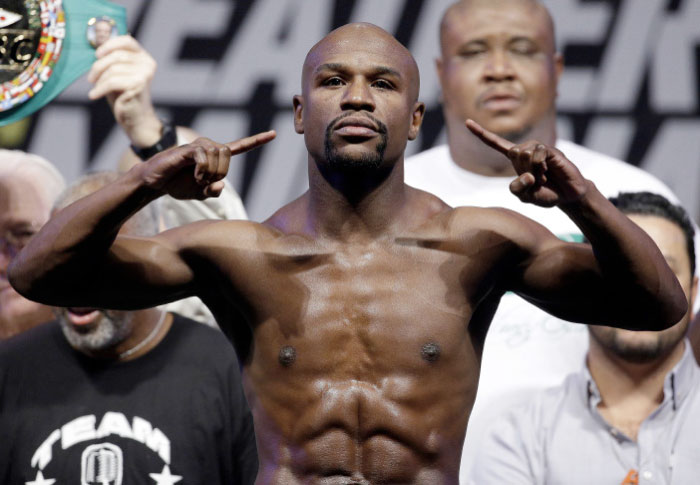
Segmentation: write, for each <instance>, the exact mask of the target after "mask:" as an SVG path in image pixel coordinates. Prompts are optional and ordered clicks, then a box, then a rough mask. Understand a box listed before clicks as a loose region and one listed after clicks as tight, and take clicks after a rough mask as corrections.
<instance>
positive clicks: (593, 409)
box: [469, 192, 700, 485]
mask: <svg viewBox="0 0 700 485" xmlns="http://www.w3.org/2000/svg"><path fill="white" fill-rule="evenodd" d="M612 202H613V204H615V205H616V206H617V207H618V208H619V209H620V210H621V211H622V212H624V213H625V214H628V215H629V217H630V219H632V221H634V222H635V223H636V224H638V225H639V226H640V227H641V228H642V229H644V230H645V231H646V232H647V233H648V234H649V235H650V236H651V238H652V239H653V240H654V242H656V244H657V245H658V246H659V249H661V252H662V253H663V254H664V257H665V258H666V261H667V262H668V264H669V266H670V267H671V269H673V272H674V273H675V274H676V276H677V277H678V280H679V281H680V283H681V286H682V287H683V291H684V292H685V295H686V298H687V299H688V303H689V306H690V307H692V304H693V300H694V299H695V295H696V293H697V285H698V278H697V277H696V276H694V274H695V255H694V248H693V227H692V224H691V223H690V219H689V218H688V215H687V214H686V213H685V211H684V210H683V209H682V208H681V207H679V206H674V205H672V204H671V203H669V201H668V200H667V199H665V198H664V197H662V196H660V195H656V194H651V193H648V192H639V193H622V194H620V196H619V197H617V198H615V199H613V200H612ZM691 313H692V312H691V311H690V310H689V311H688V313H686V314H685V315H684V316H683V318H682V319H681V320H680V321H679V322H678V323H677V324H676V325H674V326H673V327H671V328H668V329H666V330H664V331H662V332H630V331H628V330H622V329H618V328H610V327H599V326H590V327H588V333H589V335H590V339H589V341H590V346H589V349H588V359H587V362H586V364H585V365H584V366H583V369H582V370H580V371H579V372H577V373H574V374H571V375H569V376H568V377H567V379H566V381H565V382H564V384H563V385H562V386H561V387H556V388H552V389H550V390H548V391H546V392H544V393H540V394H537V395H536V396H535V397H534V398H530V399H528V401H527V404H525V405H523V406H520V407H517V408H514V409H511V410H509V412H508V413H507V414H506V416H505V417H502V418H501V419H497V420H496V421H495V424H494V426H493V429H491V430H490V432H489V434H488V435H487V439H486V440H484V441H483V442H482V443H481V446H480V450H481V451H480V454H479V455H477V457H476V460H475V467H474V474H473V477H472V479H471V480H470V482H469V483H474V484H482V483H507V484H509V485H518V484H523V485H524V484H528V485H529V484H533V483H538V484H539V483H567V484H590V483H611V484H612V483H616V484H617V483H621V484H623V485H633V484H638V483H655V484H681V483H695V482H697V477H698V474H700V462H698V459H697V457H698V456H700V439H698V433H699V432H700V424H698V423H700V370H698V368H697V365H696V364H695V360H694V358H693V353H692V349H691V348H690V343H689V342H688V340H687V339H686V338H685V335H686V331H687V330H688V322H689V321H690V320H691Z"/></svg>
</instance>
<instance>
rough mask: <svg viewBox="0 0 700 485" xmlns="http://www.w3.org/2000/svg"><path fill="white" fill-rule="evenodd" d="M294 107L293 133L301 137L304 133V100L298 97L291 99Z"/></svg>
mask: <svg viewBox="0 0 700 485" xmlns="http://www.w3.org/2000/svg"><path fill="white" fill-rule="evenodd" d="M292 104H293V105H294V131H296V132H297V133H299V134H300V135H302V134H303V133H304V99H303V98H302V97H301V96H300V95H298V94H297V95H296V96H294V98H293V99H292Z"/></svg>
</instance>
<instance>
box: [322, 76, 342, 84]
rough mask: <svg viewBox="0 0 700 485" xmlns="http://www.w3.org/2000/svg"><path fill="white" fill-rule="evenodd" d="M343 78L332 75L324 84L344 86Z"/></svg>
mask: <svg viewBox="0 0 700 485" xmlns="http://www.w3.org/2000/svg"><path fill="white" fill-rule="evenodd" d="M342 84H343V80H342V79H340V78H339V77H332V78H330V79H326V80H325V81H323V85H324V86H342Z"/></svg>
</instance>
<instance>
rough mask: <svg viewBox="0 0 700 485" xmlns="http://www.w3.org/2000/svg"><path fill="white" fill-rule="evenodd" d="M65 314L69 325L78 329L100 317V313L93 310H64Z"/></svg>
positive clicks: (75, 308) (76, 308)
mask: <svg viewBox="0 0 700 485" xmlns="http://www.w3.org/2000/svg"><path fill="white" fill-rule="evenodd" d="M66 314H67V316H68V320H69V321H70V323H72V324H73V325H75V326H77V327H80V326H83V325H89V324H91V323H93V322H94V321H96V320H97V319H98V318H99V316H100V311H99V310H96V309H94V308H78V307H72V308H67V309H66Z"/></svg>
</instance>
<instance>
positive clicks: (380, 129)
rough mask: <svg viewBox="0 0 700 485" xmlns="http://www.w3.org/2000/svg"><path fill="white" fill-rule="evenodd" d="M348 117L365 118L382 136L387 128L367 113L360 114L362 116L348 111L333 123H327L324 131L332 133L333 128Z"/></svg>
mask: <svg viewBox="0 0 700 485" xmlns="http://www.w3.org/2000/svg"><path fill="white" fill-rule="evenodd" d="M350 116H360V117H364V118H367V119H368V120H370V121H371V122H372V123H374V124H375V125H377V132H378V133H380V134H382V135H386V132H387V128H386V125H385V124H384V123H382V122H381V121H379V120H378V119H377V118H375V117H374V116H372V115H371V114H369V113H362V114H360V113H358V112H356V111H349V112H347V113H343V114H342V115H340V116H338V117H337V118H335V119H334V120H333V121H331V122H330V123H328V128H327V130H326V131H327V132H328V133H330V132H331V131H333V128H334V127H335V125H337V124H338V123H339V122H340V121H341V120H344V119H345V118H349V117H350Z"/></svg>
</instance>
